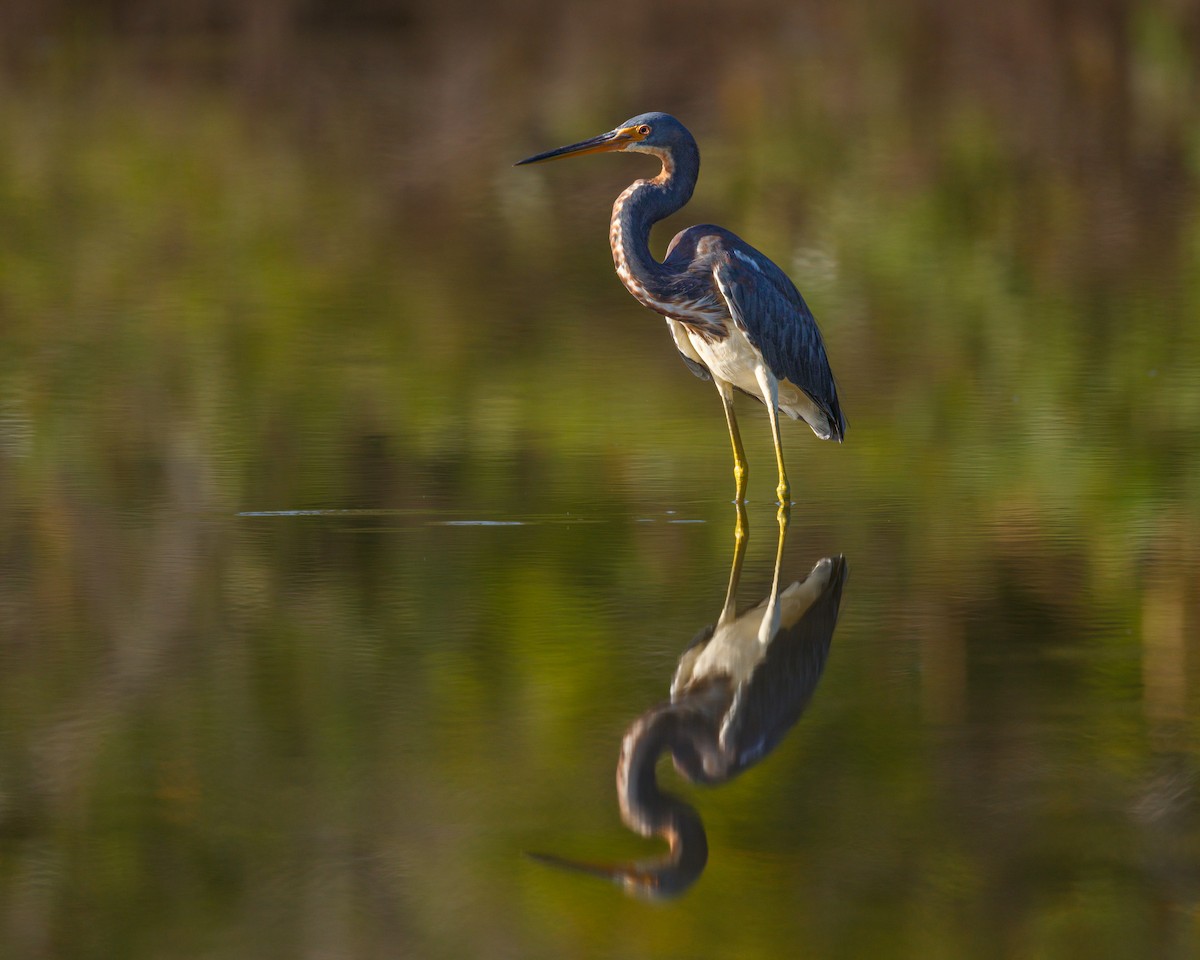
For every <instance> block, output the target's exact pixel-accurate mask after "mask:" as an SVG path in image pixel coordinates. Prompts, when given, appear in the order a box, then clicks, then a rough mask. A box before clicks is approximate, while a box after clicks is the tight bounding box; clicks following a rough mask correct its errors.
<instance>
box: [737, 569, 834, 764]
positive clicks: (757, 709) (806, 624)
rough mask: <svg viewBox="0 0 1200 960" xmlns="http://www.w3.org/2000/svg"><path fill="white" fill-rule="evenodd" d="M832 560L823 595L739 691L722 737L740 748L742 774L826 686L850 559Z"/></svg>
mask: <svg viewBox="0 0 1200 960" xmlns="http://www.w3.org/2000/svg"><path fill="white" fill-rule="evenodd" d="M829 559H830V560H831V561H832V564H833V566H832V569H831V570H830V577H829V581H828V583H827V584H826V585H825V588H824V590H823V591H822V592H821V595H820V596H819V597H818V598H817V599H816V601H815V602H814V603H813V604H812V606H810V607H809V608H808V609H807V610H806V611H805V613H804V615H803V616H802V617H801V618H800V619H799V621H797V622H796V623H793V624H790V625H785V626H784V627H782V628H781V629H780V631H779V633H778V634H777V635H776V636H775V637H773V638H772V640H771V644H770V646H769V647H768V648H767V655H766V657H765V658H764V659H763V662H762V663H760V664H759V665H758V668H757V669H756V670H755V671H754V675H753V676H752V677H751V678H750V682H749V684H748V685H747V687H746V688H744V689H742V690H740V691H739V692H738V698H737V702H736V703H735V705H734V707H733V708H731V709H730V712H729V715H728V717H726V720H725V729H723V730H722V732H721V737H722V739H723V740H725V741H726V742H728V743H730V744H732V745H734V748H735V750H736V752H737V769H739V770H740V769H743V768H744V767H747V766H749V765H750V764H752V763H755V762H756V761H757V760H759V759H760V758H761V757H762V756H764V755H765V754H767V753H768V752H770V750H771V749H772V748H773V747H774V746H775V745H776V744H777V743H778V742H779V741H780V740H781V739H783V737H784V735H785V734H786V733H787V732H788V730H790V729H791V727H792V725H793V724H794V723H795V722H796V721H797V720H798V719H799V718H800V715H801V714H802V713H803V712H804V710H805V709H806V708H807V707H808V704H809V701H810V700H812V696H813V693H814V692H815V691H816V688H817V684H818V683H819V682H820V679H821V674H822V673H823V672H824V670H825V661H826V659H827V658H828V656H829V646H830V643H831V642H832V640H833V630H834V627H835V626H837V619H838V609H839V607H840V606H841V602H842V588H843V586H844V585H845V583H846V561H845V558H844V557H842V556H837V557H831V558H829ZM815 569H816V568H814V570H815ZM810 576H811V574H810Z"/></svg>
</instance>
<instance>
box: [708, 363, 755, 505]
mask: <svg viewBox="0 0 1200 960" xmlns="http://www.w3.org/2000/svg"><path fill="white" fill-rule="evenodd" d="M713 383H715V384H716V385H717V392H718V393H720V394H721V405H722V406H723V407H724V408H725V422H726V423H727V424H728V425H729V440H730V442H731V443H732V444H733V482H734V484H735V486H736V491H737V492H736V494H735V495H734V498H733V502H734V503H745V502H746V483H747V481H748V480H749V478H750V465H749V464H748V463H747V462H746V451H745V450H744V449H743V447H742V435H741V433H739V432H738V425H737V415H736V414H735V413H734V412H733V384H731V383H730V382H729V381H728V380H722V379H721V378H720V377H718V376H716V375H714V376H713Z"/></svg>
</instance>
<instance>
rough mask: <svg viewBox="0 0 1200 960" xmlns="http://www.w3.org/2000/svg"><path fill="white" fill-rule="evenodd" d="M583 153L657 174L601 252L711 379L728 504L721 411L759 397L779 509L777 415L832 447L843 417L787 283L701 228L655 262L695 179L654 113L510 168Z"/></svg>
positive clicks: (681, 129) (637, 187) (787, 491)
mask: <svg viewBox="0 0 1200 960" xmlns="http://www.w3.org/2000/svg"><path fill="white" fill-rule="evenodd" d="M589 153H645V154H649V155H650V156H652V157H654V158H656V159H657V160H659V161H660V163H661V164H662V169H661V170H660V171H659V173H658V175H657V176H655V177H652V178H650V179H641V180H635V181H634V182H633V183H632V184H630V185H629V186H628V187H627V188H626V189H625V190H624V191H623V192H622V193H621V195H620V196H618V197H617V200H616V202H615V203H614V204H613V211H612V221H611V225H610V227H609V234H608V236H609V243H610V244H611V246H612V253H613V262H614V264H615V265H616V269H617V276H618V277H619V278H620V280H621V282H622V283H623V284H624V285H625V288H626V289H627V290H628V291H629V292H630V293H631V294H633V296H634V297H635V298H636V299H637V300H638V301H639V302H641V303H642V304H644V305H645V306H647V307H649V308H650V309H651V310H653V311H655V312H656V313H660V314H662V315H663V316H664V317H666V321H667V326H668V327H669V328H670V332H671V337H672V339H673V340H674V341H675V346H676V348H677V349H678V350H679V353H680V355H681V356H682V357H683V360H684V363H686V364H687V366H688V367H689V368H690V369H691V371H692V373H694V374H695V375H696V376H698V377H700V378H701V379H704V380H712V382H713V383H714V384H715V385H716V388H717V392H718V393H719V394H720V396H721V403H722V405H723V406H724V408H725V420H726V423H727V424H728V427H729V438H730V441H731V442H732V444H733V475H734V483H735V487H736V496H735V502H737V503H742V502H744V501H745V498H746V486H747V483H748V480H749V466H748V464H747V462H746V452H745V449H744V448H743V446H742V438H741V434H740V433H739V431H738V423H737V416H736V414H735V413H734V408H733V395H734V391H735V390H737V391H741V392H742V393H746V394H749V395H750V396H752V397H755V398H756V399H758V400H761V401H762V402H763V404H764V405H765V406H766V408H767V415H768V417H769V419H770V421H771V437H772V439H773V441H774V443H775V460H776V464H777V467H778V469H779V485H778V487H777V488H776V493H777V494H778V496H779V503H780V505H781V506H784V505H788V504H790V503H791V485H790V484H789V483H788V477H787V468H786V466H785V465H784V461H783V444H782V441H781V439H780V435H779V413H780V411H782V412H783V413H785V414H787V415H788V416H789V417H791V418H792V419H793V420H803V421H804V422H805V423H807V424H808V425H809V427H811V428H812V431H813V433H815V434H816V435H817V436H818V437H820V438H821V439H822V440H836V441H838V442H839V443H840V442H841V441H842V439H843V438H844V437H845V434H846V418H845V417H844V416H843V415H842V409H841V406H840V405H839V404H838V396H837V386H836V385H835V383H834V378H833V372H832V371H831V370H830V368H829V359H828V357H827V356H826V354H825V344H824V342H823V341H822V339H821V331H820V329H819V328H818V327H817V322H816V320H815V319H814V317H813V315H812V311H811V310H809V308H808V304H806V303H805V302H804V298H803V297H802V296H801V295H800V291H799V290H797V289H796V286H795V284H793V283H792V281H791V280H790V279H789V278H788V275H787V274H786V273H784V272H783V270H782V269H780V268H779V267H778V266H776V265H775V264H774V263H773V262H771V260H769V259H768V258H767V257H766V256H764V255H763V254H762V253H760V252H759V251H758V250H756V249H754V247H752V246H750V244H748V243H746V242H745V241H744V240H742V239H741V238H740V237H738V236H737V235H735V234H734V233H732V232H730V231H729V230H726V229H724V228H723V227H717V226H713V225H711V224H701V225H698V226H693V227H688V228H687V229H686V230H683V231H681V232H679V233H677V234H676V235H675V238H674V239H673V240H672V241H671V243H670V246H668V247H667V254H666V258H665V259H664V260H663V261H662V262H659V261H658V260H657V259H655V258H654V256H653V255H652V254H651V252H650V246H649V239H650V228H651V227H653V226H654V224H656V223H657V222H658V221H659V220H662V219H663V218H665V217H668V216H670V215H671V214H673V213H675V212H676V211H678V210H680V209H681V208H682V207H683V206H684V204H686V203H687V202H688V200H690V199H691V196H692V191H693V190H694V189H695V186H696V179H697V176H698V175H699V172H700V151H699V149H698V148H697V146H696V140H695V138H694V137H693V136H692V135H691V133H690V132H689V131H688V129H687V127H685V126H684V125H683V124H682V123H680V122H679V121H678V120H676V119H675V118H674V117H673V116H671V115H670V114H666V113H643V114H639V115H638V116H636V117H631V118H630V119H629V120H626V121H625V122H624V123H622V124H620V125H619V126H617V127H615V128H614V129H612V130H610V131H608V132H607V133H602V134H600V135H599V136H595V137H592V138H591V139H589V140H582V141H580V142H579V143H573V144H570V145H569V146H565V147H558V148H557V149H554V150H548V151H546V152H545V153H539V154H536V155H535V156H532V157H527V158H526V159H524V160H521V161H519V162H518V163H517V164H516V166H522V165H524V164H530V163H543V162H545V161H547V160H557V159H562V158H565V157H578V156H583V155H584V154H589Z"/></svg>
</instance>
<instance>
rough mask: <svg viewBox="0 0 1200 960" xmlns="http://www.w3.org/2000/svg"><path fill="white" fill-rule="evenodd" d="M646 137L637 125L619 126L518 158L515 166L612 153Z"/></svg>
mask: <svg viewBox="0 0 1200 960" xmlns="http://www.w3.org/2000/svg"><path fill="white" fill-rule="evenodd" d="M644 139H645V137H643V136H641V135H639V134H638V132H637V128H636V127H618V128H617V129H616V130H610V131H609V132H608V133H602V134H600V136H598V137H592V138H591V139H590V140H581V141H580V142H579V143H572V144H571V145H570V146H567V147H559V148H558V149H557V150H547V151H546V152H545V153H539V154H537V155H536V156H533V157H526V158H525V159H524V160H518V161H517V162H516V163H514V164H513V166H514V167H521V166H524V165H525V164H527V163H543V162H544V161H546V160H561V159H563V158H565V157H581V156H583V155H584V154H585V153H611V152H613V151H616V150H623V149H624V148H625V145H626V144H629V143H635V142H636V141H638V140H644Z"/></svg>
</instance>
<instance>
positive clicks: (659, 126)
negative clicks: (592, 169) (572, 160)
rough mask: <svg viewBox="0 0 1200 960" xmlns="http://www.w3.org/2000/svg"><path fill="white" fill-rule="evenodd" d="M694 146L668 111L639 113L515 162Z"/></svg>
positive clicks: (660, 152) (665, 152) (660, 153)
mask: <svg viewBox="0 0 1200 960" xmlns="http://www.w3.org/2000/svg"><path fill="white" fill-rule="evenodd" d="M695 147H696V141H695V140H694V139H692V135H691V134H690V133H689V132H688V129H687V127H685V126H684V125H683V124H682V123H680V122H679V121H678V120H676V119H675V118H674V117H673V116H671V115H670V114H669V113H639V114H638V115H637V116H636V117H630V118H629V119H628V120H626V121H625V122H624V123H622V124H618V125H617V126H616V127H614V128H613V129H612V130H609V131H608V132H607V133H602V134H600V135H599V136H598V137H592V138H591V139H590V140H581V141H580V142H579V143H572V144H570V145H569V146H566V147H558V148H557V149H555V150H547V151H546V152H545V153H539V154H536V155H535V156H532V157H527V158H526V159H524V160H520V161H518V162H517V163H516V164H515V165H516V166H518V167H519V166H521V165H522V164H526V163H542V162H543V161H545V160H560V159H562V158H564V157H578V156H582V155H583V154H585V153H649V154H652V155H654V156H657V157H659V158H660V159H666V158H667V157H669V156H671V155H672V153H673V152H674V151H675V150H676V149H683V148H687V149H692V150H694V149H695Z"/></svg>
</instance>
